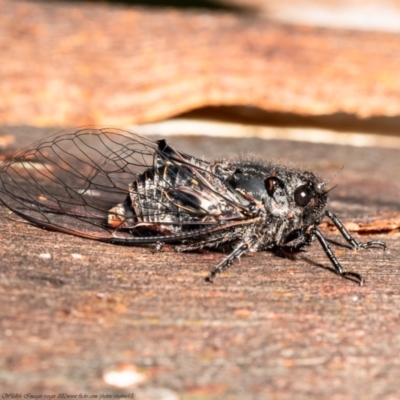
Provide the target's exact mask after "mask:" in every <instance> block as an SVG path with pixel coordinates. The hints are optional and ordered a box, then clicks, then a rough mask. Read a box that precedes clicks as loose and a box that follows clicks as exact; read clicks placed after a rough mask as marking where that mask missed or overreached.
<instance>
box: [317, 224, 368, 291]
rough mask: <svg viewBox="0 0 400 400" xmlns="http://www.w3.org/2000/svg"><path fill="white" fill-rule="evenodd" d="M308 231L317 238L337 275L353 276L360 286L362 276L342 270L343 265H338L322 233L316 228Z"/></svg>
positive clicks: (362, 279)
mask: <svg viewBox="0 0 400 400" xmlns="http://www.w3.org/2000/svg"><path fill="white" fill-rule="evenodd" d="M346 232H347V231H346ZM310 233H311V234H313V235H315V237H316V238H317V239H318V241H319V243H320V244H321V246H322V248H323V249H324V251H325V254H326V255H327V256H328V258H329V260H330V261H331V263H332V265H333V266H334V268H335V271H336V273H337V274H338V275H340V276H342V277H343V278H350V279H352V278H353V279H355V280H356V281H357V282H358V283H359V284H360V286H362V285H363V284H364V278H363V277H362V276H361V275H360V274H357V272H351V271H344V270H343V267H342V266H341V265H340V263H339V261H338V260H337V258H336V256H335V254H334V253H333V251H332V249H331V248H330V246H329V244H328V242H327V241H326V240H325V238H324V237H323V236H322V233H321V232H320V231H319V230H318V229H317V228H315V227H314V228H312V229H311V232H310ZM349 236H350V235H349Z"/></svg>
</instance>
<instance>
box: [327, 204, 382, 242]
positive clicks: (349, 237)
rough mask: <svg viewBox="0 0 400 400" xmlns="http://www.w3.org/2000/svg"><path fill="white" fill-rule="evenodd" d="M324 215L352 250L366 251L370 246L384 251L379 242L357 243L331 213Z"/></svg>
mask: <svg viewBox="0 0 400 400" xmlns="http://www.w3.org/2000/svg"><path fill="white" fill-rule="evenodd" d="M325 215H326V216H327V217H328V218H330V219H331V221H332V222H333V223H334V224H335V226H336V228H338V229H339V232H340V233H341V234H342V236H343V237H344V238H345V239H346V240H347V241H348V242H349V243H350V244H351V246H352V247H353V248H354V249H356V250H360V249H367V248H368V247H372V246H377V247H382V248H383V249H384V250H386V243H385V242H382V241H381V240H371V241H370V242H367V243H360V242H358V241H357V240H356V239H354V238H353V236H351V235H350V233H349V232H348V230H347V229H346V228H345V227H344V226H343V224H342V222H341V221H340V219H339V218H338V217H337V216H336V215H335V214H334V213H333V212H332V211H329V210H326V211H325Z"/></svg>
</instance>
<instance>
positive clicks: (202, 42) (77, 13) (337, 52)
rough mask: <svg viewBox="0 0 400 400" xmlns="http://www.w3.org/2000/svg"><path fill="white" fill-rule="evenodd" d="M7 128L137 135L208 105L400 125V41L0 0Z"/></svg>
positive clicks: (226, 17)
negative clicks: (138, 128)
mask: <svg viewBox="0 0 400 400" xmlns="http://www.w3.org/2000/svg"><path fill="white" fill-rule="evenodd" d="M0 32H1V34H0V54H1V58H2V62H1V63H0V85H1V86H0V87H1V96H0V123H3V124H28V125H36V126H54V125H58V126H71V125H74V126H78V125H85V124H106V125H107V124H113V125H118V126H122V125H131V124H135V123H141V122H149V121H154V120H159V119H162V118H166V117H170V116H173V115H177V114H179V113H182V112H185V111H189V110H192V109H194V108H198V107H204V106H221V105H228V106H229V105H242V106H243V105H244V106H253V107H258V108H260V109H264V110H268V111H277V112H283V113H294V114H297V115H299V114H301V115H325V114H332V113H337V112H343V113H347V114H350V115H356V116H358V117H362V118H364V117H372V116H398V115H400V103H399V101H398V99H399V98H400V74H399V71H400V53H399V51H398V49H399V47H400V38H399V36H398V35H396V34H390V33H377V32H370V33H368V32H357V31H350V30H348V31H346V30H335V29H322V28H313V27H306V26H296V25H284V24H280V23H276V22H273V21H270V20H268V19H265V18H259V17H257V16H256V15H245V16H241V15H237V14H232V13H224V12H219V13H216V12H210V11H193V10H186V11H182V10H176V9H170V8H164V9H156V8H155V9H146V8H140V7H139V8H128V7H122V6H110V5H102V4H93V3H84V2H82V3H66V2H46V1H43V2H41V1H36V2H27V1H7V0H1V1H0Z"/></svg>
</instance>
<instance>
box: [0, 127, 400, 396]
mask: <svg viewBox="0 0 400 400" xmlns="http://www.w3.org/2000/svg"><path fill="white" fill-rule="evenodd" d="M19 132H20V134H21V135H22V136H23V135H33V136H34V135H35V132H36V134H38V132H39V131H33V130H29V129H26V130H25V131H24V130H23V129H20V130H19ZM13 133H15V132H13ZM22 136H21V137H19V139H18V141H22V140H23V139H22ZM171 142H173V143H174V144H175V145H177V146H178V147H179V148H180V149H181V150H183V151H187V152H191V153H194V154H196V155H203V154H204V155H210V156H211V157H212V156H216V155H220V154H233V153H238V152H242V151H245V152H246V151H251V152H255V151H257V152H258V153H261V154H263V155H264V156H265V157H266V158H267V159H271V158H273V159H275V160H281V161H284V160H288V161H289V162H292V163H295V164H296V165H299V164H302V165H303V166H304V167H307V168H309V169H312V170H313V171H314V172H317V173H319V174H320V175H322V176H323V177H326V178H329V177H331V176H332V175H334V174H335V173H336V172H337V171H338V170H339V169H340V168H341V166H342V165H343V164H345V168H344V170H343V171H341V172H340V173H339V175H338V176H337V177H336V178H335V181H334V182H335V183H336V184H338V185H339V186H338V187H337V188H336V189H335V190H334V191H332V201H331V205H330V208H331V209H332V210H333V211H335V212H337V213H338V214H340V215H341V216H342V217H343V220H344V222H346V223H348V224H349V223H350V222H353V223H356V224H359V225H360V224H361V223H374V221H375V223H376V221H378V222H379V221H381V220H383V219H392V220H396V218H397V219H398V217H399V214H400V207H399V203H398V198H399V195H400V181H399V180H398V179H397V173H398V171H399V167H400V165H399V152H398V150H390V149H371V148H352V147H344V146H334V145H316V144H309V143H295V142H281V141H270V142H267V141H260V140H237V139H210V138H174V139H173V140H171ZM0 215H1V219H2V221H3V222H2V225H1V230H0V237H1V241H0V257H1V259H2V264H1V265H2V267H1V274H0V302H1V309H0V310H1V311H0V323H1V327H0V349H1V358H0V387H1V391H2V392H4V393H21V394H22V395H24V394H25V393H33V394H34V393H36V394H55V395H57V394H58V393H67V394H69V395H79V393H86V394H88V395H92V394H97V395H100V394H112V395H115V394H129V393H135V396H136V397H135V398H138V399H178V398H182V399H268V398H271V399H310V398H315V399H317V398H329V399H361V398H362V399H396V398H398V396H399V394H400V381H399V378H398V377H399V371H400V359H399V353H400V333H399V332H400V326H399V309H400V292H399V287H400V273H399V261H398V260H399V257H400V246H399V241H398V239H399V229H398V227H397V228H396V227H395V228H394V229H390V230H386V231H385V230H380V229H379V224H378V225H376V227H377V226H378V228H377V229H376V231H375V233H374V234H373V235H372V236H370V235H362V236H359V235H357V234H356V238H357V239H359V240H361V241H367V240H370V239H373V238H374V239H380V240H385V241H386V242H387V244H388V250H387V251H386V252H383V251H381V250H372V249H371V250H366V251H360V252H355V251H353V250H351V249H349V248H347V246H346V245H343V244H344V240H343V239H342V238H341V237H340V236H338V235H337V233H335V232H334V231H330V229H328V228H329V227H327V226H323V232H324V234H325V235H326V237H328V238H329V239H332V240H333V241H335V242H338V243H339V244H342V246H333V247H334V250H335V253H336V254H337V256H338V258H339V260H340V262H341V263H342V265H343V266H344V267H345V268H347V269H351V270H354V271H357V272H359V273H361V274H362V275H363V276H364V277H365V279H366V285H365V286H364V287H360V286H357V285H356V284H354V283H352V282H349V281H347V280H344V279H340V278H339V277H338V276H336V275H335V274H334V273H333V272H332V271H331V269H330V264H329V261H328V260H327V258H326V256H325V255H324V253H323V251H322V250H321V248H320V247H319V245H318V244H317V243H315V242H314V243H313V244H312V246H311V247H310V249H309V251H308V252H307V253H304V254H303V255H301V256H300V257H298V259H297V260H296V261H292V260H289V259H283V258H278V257H276V256H275V255H273V254H271V253H268V252H264V253H257V254H254V255H251V256H245V257H242V259H241V261H240V263H236V264H234V265H233V266H232V267H231V268H230V270H229V271H228V272H227V273H224V274H223V275H222V276H218V277H217V279H216V280H215V283H214V284H211V285H210V284H207V283H205V282H204V281H203V277H205V276H206V274H207V272H208V271H209V270H210V269H211V268H212V267H213V266H215V265H216V264H217V263H218V262H219V261H220V260H221V259H222V258H223V257H224V255H223V254H221V253H216V252H203V253H194V254H193V253H188V254H179V253H174V252H172V251H165V252H162V253H157V254H155V253H154V252H153V251H152V249H150V248H138V247H136V248H130V247H122V246H113V245H107V244H101V243H96V242H92V241H89V240H84V239H80V238H76V237H72V236H67V235H63V234H60V233H54V232H48V231H45V230H41V229H39V228H36V227H33V226H30V225H28V224H26V223H25V222H24V221H22V220H21V219H19V218H18V217H16V216H14V215H11V214H10V213H9V212H8V211H7V210H6V209H5V208H4V207H0ZM371 221H372V222H371ZM350 226H351V225H350ZM43 254H49V255H50V257H51V258H49V259H46V258H43V257H44V256H43ZM41 255H42V256H41ZM134 368H137V370H138V372H139V373H140V374H142V376H143V377H144V379H145V380H144V382H142V383H141V384H140V385H138V386H132V387H129V388H125V389H118V388H116V387H114V386H112V385H109V384H107V383H106V377H107V376H108V375H107V373H109V372H110V371H119V372H121V371H124V370H125V371H126V370H132V369H134Z"/></svg>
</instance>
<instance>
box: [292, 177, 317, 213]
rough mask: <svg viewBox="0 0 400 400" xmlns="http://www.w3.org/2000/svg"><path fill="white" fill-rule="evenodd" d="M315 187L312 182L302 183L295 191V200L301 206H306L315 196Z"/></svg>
mask: <svg viewBox="0 0 400 400" xmlns="http://www.w3.org/2000/svg"><path fill="white" fill-rule="evenodd" d="M314 195H315V193H314V189H313V187H312V186H311V185H310V184H308V183H307V184H306V185H301V186H299V187H298V188H297V189H296V190H295V191H294V201H295V202H296V204H297V205H298V206H300V207H305V206H306V205H307V204H308V203H309V202H310V200H311V199H312V198H313V197H314Z"/></svg>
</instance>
